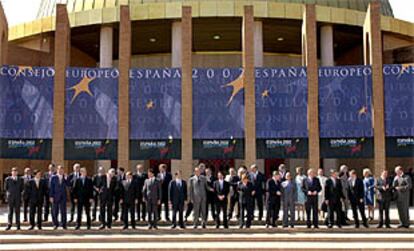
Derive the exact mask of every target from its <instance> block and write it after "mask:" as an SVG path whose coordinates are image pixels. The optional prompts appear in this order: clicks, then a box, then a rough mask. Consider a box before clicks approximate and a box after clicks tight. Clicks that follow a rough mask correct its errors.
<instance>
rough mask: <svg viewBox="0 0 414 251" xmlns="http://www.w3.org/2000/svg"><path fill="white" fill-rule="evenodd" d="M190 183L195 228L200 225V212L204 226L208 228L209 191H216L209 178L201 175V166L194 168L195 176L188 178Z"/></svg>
mask: <svg viewBox="0 0 414 251" xmlns="http://www.w3.org/2000/svg"><path fill="white" fill-rule="evenodd" d="M188 183H189V197H190V202H191V203H193V208H194V228H197V227H198V223H199V218H200V212H201V217H202V218H201V219H202V224H203V228H206V221H207V212H206V211H207V208H206V203H207V191H214V190H213V189H212V188H211V187H210V186H208V184H207V179H206V177H205V176H204V175H201V170H200V168H198V167H196V168H195V169H194V176H193V177H191V178H190V179H189V180H188Z"/></svg>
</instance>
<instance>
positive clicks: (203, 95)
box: [193, 68, 244, 139]
mask: <svg viewBox="0 0 414 251" xmlns="http://www.w3.org/2000/svg"><path fill="white" fill-rule="evenodd" d="M243 137H244V84H243V78H242V70H241V69H239V68H223V69H212V68H208V69H201V68H196V69H193V138H194V139H232V138H243Z"/></svg>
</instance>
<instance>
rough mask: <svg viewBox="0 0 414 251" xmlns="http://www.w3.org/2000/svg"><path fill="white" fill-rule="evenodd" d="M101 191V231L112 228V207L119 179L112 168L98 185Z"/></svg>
mask: <svg viewBox="0 0 414 251" xmlns="http://www.w3.org/2000/svg"><path fill="white" fill-rule="evenodd" d="M97 188H98V191H99V201H100V205H99V217H100V220H101V223H102V224H101V226H100V227H99V229H104V228H105V227H107V228H108V229H111V227H112V206H113V204H114V197H115V189H116V188H117V178H116V177H115V169H113V168H111V169H109V170H108V173H107V174H106V175H105V176H104V177H103V178H102V179H100V180H99V183H98V184H97Z"/></svg>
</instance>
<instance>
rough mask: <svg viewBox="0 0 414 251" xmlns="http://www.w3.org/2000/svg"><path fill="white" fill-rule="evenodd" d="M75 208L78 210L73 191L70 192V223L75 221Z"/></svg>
mask: <svg viewBox="0 0 414 251" xmlns="http://www.w3.org/2000/svg"><path fill="white" fill-rule="evenodd" d="M75 208H76V203H75V197H74V195H73V191H71V192H70V221H73V219H74V216H75Z"/></svg>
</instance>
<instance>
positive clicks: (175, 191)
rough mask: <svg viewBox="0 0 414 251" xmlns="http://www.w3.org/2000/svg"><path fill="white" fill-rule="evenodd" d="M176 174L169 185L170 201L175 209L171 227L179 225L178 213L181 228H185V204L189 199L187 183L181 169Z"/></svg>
mask: <svg viewBox="0 0 414 251" xmlns="http://www.w3.org/2000/svg"><path fill="white" fill-rule="evenodd" d="M174 176H175V178H174V179H173V180H172V181H171V182H170V184H169V186H168V195H169V201H170V204H171V206H172V210H173V215H172V226H171V228H173V229H174V228H176V227H177V213H178V224H179V225H180V228H185V226H184V217H183V214H184V204H185V202H186V201H187V183H186V182H185V181H184V180H182V178H181V171H177V172H176V173H175V175H174Z"/></svg>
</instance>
